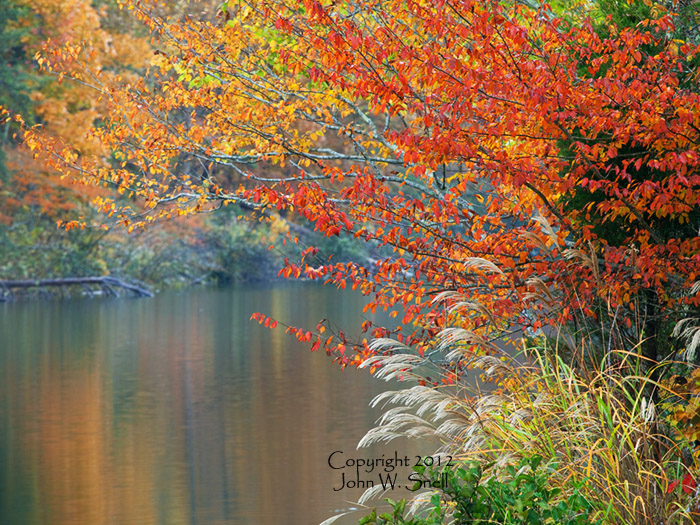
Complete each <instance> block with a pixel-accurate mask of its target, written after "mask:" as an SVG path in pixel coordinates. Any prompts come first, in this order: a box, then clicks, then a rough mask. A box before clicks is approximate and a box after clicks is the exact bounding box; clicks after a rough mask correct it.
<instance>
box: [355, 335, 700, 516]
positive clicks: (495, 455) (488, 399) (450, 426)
mask: <svg viewBox="0 0 700 525" xmlns="http://www.w3.org/2000/svg"><path fill="white" fill-rule="evenodd" d="M563 333H564V332H563V331H562V332H561V333H560V334H559V336H558V337H556V338H555V339H554V340H553V341H552V342H549V341H548V340H547V339H546V338H544V337H542V338H539V339H538V340H536V341H530V344H527V343H523V347H522V351H521V353H520V354H519V355H518V356H517V359H516V358H514V357H510V356H507V355H505V354H496V355H480V354H479V352H476V353H473V352H472V351H471V350H470V348H473V345H474V344H475V343H476V344H486V343H485V342H484V341H483V340H479V338H478V336H475V335H474V334H472V333H470V332H469V331H467V330H461V329H454V328H452V329H446V330H444V331H443V332H442V333H441V334H440V336H439V337H438V341H437V344H436V349H437V350H440V351H442V352H443V354H442V355H444V356H445V361H446V362H451V363H454V362H456V361H460V362H462V363H464V364H466V365H468V366H469V367H470V368H471V369H472V370H471V373H472V374H475V373H477V374H479V375H481V377H482V380H485V381H482V382H481V383H478V384H477V385H476V386H474V385H473V384H472V385H471V386H469V385H467V384H466V382H464V381H461V382H458V383H457V384H452V385H443V386H430V385H429V384H423V383H425V382H424V381H423V379H424V372H423V367H424V366H425V364H426V361H425V359H423V358H421V357H419V356H417V355H415V354H414V353H412V352H411V350H410V349H409V348H407V347H406V346H404V345H402V344H400V343H398V342H396V341H391V340H388V339H381V340H377V341H375V342H374V343H373V345H374V348H375V349H383V350H387V349H390V350H391V351H392V353H391V355H389V356H382V357H374V358H372V359H370V360H368V361H367V362H366V363H364V366H378V367H379V368H378V371H377V373H376V374H377V375H378V376H379V377H381V378H384V379H387V380H390V379H396V378H400V379H402V380H403V381H408V382H409V384H411V385H412V386H409V387H407V388H403V389H401V390H397V391H393V392H387V393H384V394H381V395H379V396H377V398H375V400H374V401H373V404H374V405H383V406H385V407H388V408H386V410H385V412H384V415H383V416H382V418H381V419H380V420H379V421H378V426H377V427H376V428H374V429H372V430H370V431H369V432H368V433H367V435H366V436H365V437H364V438H363V440H362V442H361V443H360V445H369V444H372V443H374V442H377V441H388V440H391V439H393V438H395V437H399V436H409V437H414V438H415V437H418V438H425V437H433V438H437V439H439V440H440V442H441V443H442V448H441V452H444V453H449V454H450V455H453V456H455V457H457V458H459V459H461V460H464V461H474V460H476V461H478V462H479V463H480V464H481V465H482V467H483V469H484V472H485V473H486V475H487V476H495V477H499V476H501V475H502V473H503V472H504V467H505V466H507V465H512V464H515V463H516V462H517V461H518V460H519V459H520V458H527V457H532V456H534V455H538V456H541V457H542V458H543V461H544V463H547V464H549V465H551V466H552V468H553V469H554V474H553V476H552V477H551V478H550V483H551V484H552V485H553V487H554V488H558V489H560V490H561V493H560V497H561V499H562V501H565V500H566V498H567V497H568V496H569V495H570V494H571V491H572V490H573V488H574V487H579V488H578V490H579V492H580V493H582V494H583V496H584V497H585V498H586V499H587V500H588V501H590V502H592V503H593V506H594V508H595V509H596V512H595V513H594V515H593V516H591V519H601V520H603V522H604V523H620V524H680V523H699V522H700V513H699V512H698V504H699V503H700V495H699V494H698V491H697V490H690V489H689V487H687V486H686V487H685V489H686V490H681V487H680V486H679V487H677V488H673V485H672V482H673V481H675V480H678V479H681V478H683V477H684V476H686V475H687V474H688V473H690V474H691V475H692V476H693V477H695V478H697V471H698V469H697V463H696V461H695V460H694V459H693V458H692V455H690V454H688V450H689V449H688V447H687V444H684V443H683V442H682V441H680V440H679V438H678V437H677V436H674V435H673V434H672V432H671V429H670V428H669V427H668V425H667V424H666V422H665V419H664V418H663V417H662V416H661V415H660V413H659V411H658V409H657V407H656V405H655V403H654V401H652V400H653V399H654V398H655V397H658V393H659V392H665V393H667V394H673V392H671V391H670V387H668V386H666V385H665V384H664V383H662V382H660V381H656V380H653V379H651V378H652V377H661V375H662V374H659V368H658V367H660V366H662V365H658V364H655V363H644V362H641V360H640V357H639V355H640V352H638V348H635V347H634V346H633V347H631V348H628V349H619V348H616V347H614V346H612V345H610V344H608V343H606V346H605V348H602V349H601V351H600V352H598V353H597V355H598V356H600V360H599V361H597V362H596V361H592V360H591V359H590V356H591V355H594V354H593V353H591V351H590V350H591V349H590V348H589V346H590V344H591V339H590V338H588V339H586V338H580V337H579V338H578V339H576V338H571V337H565V336H563V335H562V334H563ZM575 340H577V341H578V342H577V343H572V341H575ZM609 341H613V339H612V338H611V339H609ZM489 353H490V354H493V353H494V349H493V348H490V349H489ZM663 366H664V367H669V366H671V365H670V364H668V363H666V364H664V365H663ZM671 489H672V490H671ZM686 491H688V492H690V494H688V493H686ZM373 496H376V492H372V491H370V492H368V493H367V494H366V495H365V498H364V500H363V501H365V502H366V501H367V500H368V499H369V498H370V497H373ZM428 500H429V495H426V494H421V495H417V496H416V497H415V498H414V501H413V502H412V503H413V510H414V511H416V512H417V511H418V510H419V509H420V508H421V504H422V503H424V502H427V501H428Z"/></svg>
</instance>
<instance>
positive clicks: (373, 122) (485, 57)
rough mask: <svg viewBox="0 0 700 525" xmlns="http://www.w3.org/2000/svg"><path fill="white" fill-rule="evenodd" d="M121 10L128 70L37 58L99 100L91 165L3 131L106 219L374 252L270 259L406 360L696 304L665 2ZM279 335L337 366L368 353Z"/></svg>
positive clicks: (691, 141)
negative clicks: (446, 345) (125, 75)
mask: <svg viewBox="0 0 700 525" xmlns="http://www.w3.org/2000/svg"><path fill="white" fill-rule="evenodd" d="M126 7H127V8H128V9H131V10H132V11H133V12H134V13H135V14H136V16H137V17H139V18H140V19H141V20H142V21H143V22H144V23H145V24H147V26H148V28H149V29H150V31H152V32H153V34H154V36H155V38H156V42H157V44H156V48H157V49H156V51H155V52H154V54H153V57H152V60H151V69H150V72H149V75H147V76H146V77H144V78H140V79H134V80H133V81H130V82H127V83H119V82H116V83H113V82H106V81H104V80H103V77H104V74H103V73H101V72H100V71H96V70H89V71H90V72H89V73H87V72H85V71H80V72H78V71H76V70H75V69H73V68H72V66H70V67H68V68H67V66H66V65H65V60H66V59H68V60H69V62H70V61H71V60H73V61H75V60H78V58H79V56H80V54H79V53H78V51H79V50H76V49H72V48H66V49H64V51H63V54H62V55H61V56H60V60H58V61H57V56H53V57H46V58H44V59H42V63H43V65H44V66H45V67H47V68H49V69H55V70H56V71H61V72H63V73H64V74H65V75H68V76H74V77H75V78H77V80H78V81H79V82H81V83H84V84H90V85H91V86H92V88H93V89H96V90H97V91H98V92H99V93H100V94H101V96H102V99H101V100H103V101H104V102H105V103H106V104H107V105H108V108H109V110H108V112H107V113H106V115H105V117H104V118H103V119H102V121H101V122H100V126H97V127H93V128H92V130H91V140H94V141H95V143H99V144H101V145H102V147H104V148H106V149H107V150H110V151H112V154H111V157H106V156H104V155H96V154H87V153H81V152H79V151H76V150H75V149H74V148H71V147H70V146H66V147H63V146H61V145H58V144H55V143H52V142H51V141H50V140H47V139H46V137H45V136H44V134H43V132H42V131H41V130H37V129H33V128H30V129H27V131H26V141H27V144H28V145H29V146H30V147H31V148H32V149H34V150H35V151H39V152H48V153H50V162H52V166H53V167H54V168H55V169H58V170H60V171H61V172H62V173H64V174H66V175H67V176H69V177H72V178H74V179H75V180H78V181H80V182H82V183H86V184H94V185H108V186H113V187H116V188H118V190H119V191H120V192H121V193H123V194H124V195H128V196H130V197H131V198H132V200H130V201H128V202H127V203H126V204H125V203H124V202H123V201H122V202H119V201H116V200H114V199H107V198H104V197H103V196H98V197H97V198H96V200H95V204H96V205H98V206H99V207H100V208H101V209H102V210H103V211H104V212H106V213H107V214H108V215H111V216H116V217H119V219H120V220H121V222H122V223H123V224H125V225H126V226H128V227H129V228H136V227H142V226H145V225H147V224H148V223H150V222H153V221H155V220H158V219H162V218H170V217H175V216H180V215H188V214H192V213H198V212H202V211H211V210H213V209H215V208H218V207H221V206H226V205H229V204H241V205H244V206H246V207H253V208H257V209H260V210H273V209H276V210H279V211H280V212H284V213H290V212H292V211H293V212H296V213H298V214H299V215H300V216H302V217H304V218H305V219H307V220H309V221H311V223H312V224H313V225H314V227H315V228H316V229H317V230H318V231H320V232H323V233H324V234H325V235H326V236H337V235H341V236H351V237H353V238H355V239H358V240H361V241H364V242H367V243H371V244H373V245H378V246H383V247H388V248H390V249H391V250H393V253H392V255H391V256H388V257H383V258H381V259H380V260H379V261H376V263H375V262H373V263H372V264H368V263H363V262H361V261H358V262H357V263H350V264H346V263H342V264H336V263H334V262H333V261H332V260H331V261H318V260H316V259H315V258H314V252H315V251H314V249H313V248H309V249H307V250H305V251H304V252H303V257H302V259H301V260H300V261H288V263H287V265H286V266H285V268H284V269H283V270H282V272H281V273H282V275H284V276H292V277H299V276H307V277H310V278H313V279H321V280H324V281H325V282H332V283H335V284H336V285H337V286H339V287H341V288H345V287H346V286H352V287H353V288H359V289H360V290H362V292H363V293H365V294H367V295H368V296H370V297H371V302H370V304H369V305H368V309H369V310H372V311H374V309H376V308H388V309H394V312H395V314H394V315H398V316H399V321H400V322H399V324H398V326H397V327H396V329H395V330H393V335H394V336H395V337H396V338H398V339H399V341H401V342H403V343H405V344H407V345H411V346H413V347H415V348H416V350H417V352H418V353H419V354H420V355H425V353H426V352H429V351H430V348H431V347H432V345H433V344H434V341H433V336H434V335H435V333H436V332H437V331H438V330H440V329H444V328H446V327H448V326H449V327H455V328H459V329H466V330H468V332H469V333H470V334H472V335H471V341H472V343H473V345H472V350H475V349H476V348H477V347H481V348H482V350H484V349H485V350H486V351H489V348H490V347H491V341H493V340H494V339H497V338H503V337H508V336H509V335H510V334H514V333H519V330H520V329H522V328H525V329H529V330H533V331H535V332H536V331H537V330H539V329H541V328H542V327H543V326H546V325H557V324H559V323H571V322H579V326H580V327H583V326H585V325H586V324H587V323H590V321H591V320H594V321H595V322H597V323H599V325H600V324H601V323H602V325H603V326H606V323H607V326H610V324H611V323H615V324H617V325H619V326H623V327H627V328H628V329H629V330H630V332H629V335H630V336H632V335H634V334H632V327H633V325H634V323H633V322H632V321H633V319H635V318H638V319H640V320H642V321H643V320H644V319H647V318H648V319H653V320H654V322H656V323H660V322H665V321H668V320H673V319H674V318H675V317H677V316H687V315H688V314H689V309H694V308H697V298H696V297H694V296H691V295H690V294H689V290H690V288H691V286H692V284H693V283H694V282H695V281H696V280H697V279H698V275H700V273H699V270H700V268H699V263H700V241H699V237H698V233H697V232H698V228H699V227H700V224H699V223H698V221H699V220H700V217H699V215H698V211H697V210H698V198H699V196H700V192H699V191H698V186H699V185H700V175H699V174H698V164H699V163H700V157H699V155H698V153H697V145H698V140H699V139H700V135H699V133H700V112H699V111H698V103H699V102H700V99H699V96H700V95H699V94H698V92H697V90H696V89H694V86H695V85H696V82H695V81H696V64H697V43H696V42H695V41H694V39H693V38H690V37H687V38H685V40H684V39H683V38H682V37H679V35H678V34H677V33H674V31H675V28H676V26H675V25H674V24H675V22H676V21H677V20H680V19H679V18H678V17H677V15H676V14H675V13H674V12H672V11H671V10H669V9H667V8H664V9H657V10H655V11H653V12H652V11H651V10H650V11H649V16H648V17H646V18H644V19H640V20H639V21H638V22H636V23H634V24H630V25H629V26H627V27H624V26H621V25H619V24H617V23H616V22H615V20H611V19H609V18H605V17H602V18H601V17H599V18H598V19H596V20H594V19H591V18H585V17H584V16H579V17H577V18H576V21H577V23H571V22H569V21H567V20H566V19H565V18H562V17H560V16H558V15H557V14H556V13H555V12H553V11H552V10H551V8H549V7H548V6H546V5H543V6H533V5H530V4H529V3H526V2H491V1H488V2H476V1H472V0H439V1H436V0H430V1H421V0H391V1H381V2H379V1H373V0H364V1H361V2H358V1H332V2H331V1H325V0H323V1H318V0H303V1H301V0H300V1H298V2H284V1H277V0H266V1H260V2H246V1H243V0H241V1H230V2H227V3H225V4H224V5H223V6H222V8H221V12H220V14H219V16H218V19H217V20H216V21H209V20H206V19H196V18H185V19H181V20H176V21H168V20H167V19H164V18H163V17H161V16H158V15H157V13H156V11H154V10H153V9H152V8H151V7H149V6H148V4H147V3H138V4H126ZM601 20H602V22H601ZM601 28H603V30H601ZM290 240H294V239H293V235H291V237H290ZM436 297H438V298H440V299H441V301H436V300H435V299H436ZM450 297H460V298H461V299H460V301H459V304H456V305H453V308H448V307H447V305H449V304H450V300H451V299H450ZM399 311H400V313H398V312H399ZM674 316H675V317H674ZM261 319H262V318H261ZM643 324H644V323H643V322H642V323H641V325H643ZM639 325H640V324H639V323H638V324H637V326H639ZM294 330H295V333H296V334H297V335H298V337H300V338H302V339H305V340H308V341H313V342H314V346H315V347H318V346H320V345H324V344H325V347H326V349H327V351H328V352H329V353H333V354H334V355H335V357H336V358H337V359H338V360H339V361H340V362H341V363H342V364H343V365H345V364H350V363H352V364H357V363H360V362H362V361H363V360H364V359H366V358H367V357H368V356H369V355H370V354H371V353H372V351H371V350H370V349H369V348H368V346H367V345H366V343H365V344H359V345H356V346H354V347H353V348H352V351H351V348H350V343H349V342H348V341H347V340H345V338H344V336H343V337H338V336H337V334H336V335H335V336H334V337H332V338H330V340H329V339H328V338H327V337H325V336H322V335H321V334H320V333H316V332H313V333H312V332H310V331H303V330H296V329H294ZM322 330H323V328H322V327H319V332H320V331H322ZM389 333H390V332H389V331H387V330H385V329H381V328H376V329H375V331H374V332H373V335H374V336H375V337H378V336H383V335H387V334H389ZM658 333H659V329H656V328H655V329H654V330H653V333H652V334H651V337H652V339H654V340H655V341H656V339H657V334H658ZM326 335H327V334H326ZM647 335H649V334H647ZM644 351H645V352H646V353H647V356H648V357H651V358H654V359H655V360H656V359H659V358H663V357H666V355H667V354H668V351H667V349H665V348H661V347H659V345H658V344H656V342H655V343H654V344H653V346H649V345H647V346H646V347H645V350H644ZM688 357H692V356H688ZM447 366H448V367H449V366H451V367H452V369H453V372H455V373H457V372H458V371H459V368H460V367H461V366H462V365H461V364H460V363H453V364H452V365H449V364H447Z"/></svg>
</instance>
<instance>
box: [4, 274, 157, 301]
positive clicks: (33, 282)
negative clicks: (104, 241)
mask: <svg viewBox="0 0 700 525" xmlns="http://www.w3.org/2000/svg"><path fill="white" fill-rule="evenodd" d="M70 286H82V287H83V289H84V290H85V294H86V295H90V296H92V295H94V294H95V291H93V290H92V288H91V286H97V287H98V288H99V290H101V291H102V292H103V293H105V294H107V295H112V296H114V297H118V296H119V294H118V293H117V290H116V289H118V288H121V289H123V290H127V291H129V292H131V293H133V294H134V295H136V296H137V297H153V293H152V292H151V291H150V290H148V289H147V288H144V287H143V286H140V285H137V284H133V283H129V282H126V281H123V280H122V279H117V278H116V277H64V278H59V279H19V280H7V281H5V280H0V301H7V300H12V299H13V298H14V293H13V291H14V290H21V289H28V288H51V287H54V288H55V287H59V288H66V289H67V288H68V287H70ZM69 295H70V294H69Z"/></svg>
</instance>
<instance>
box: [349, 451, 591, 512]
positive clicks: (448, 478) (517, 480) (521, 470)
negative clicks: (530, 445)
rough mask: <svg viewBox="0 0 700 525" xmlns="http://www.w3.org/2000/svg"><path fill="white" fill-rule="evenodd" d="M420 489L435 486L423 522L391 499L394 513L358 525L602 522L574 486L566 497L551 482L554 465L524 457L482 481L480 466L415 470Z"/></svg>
mask: <svg viewBox="0 0 700 525" xmlns="http://www.w3.org/2000/svg"><path fill="white" fill-rule="evenodd" d="M414 470H415V471H416V472H417V473H418V474H419V475H420V477H421V480H422V481H417V482H416V484H415V486H414V487H413V488H414V490H417V489H419V488H421V486H426V485H429V486H431V487H435V488H436V490H437V492H436V493H435V494H433V495H432V497H431V499H430V510H429V513H428V515H427V516H425V517H415V518H407V517H404V514H405V510H406V500H401V501H398V502H396V501H392V500H388V501H389V504H390V505H391V506H392V509H393V510H392V512H387V513H383V514H380V515H377V511H376V509H375V510H373V511H372V513H370V514H369V515H368V516H365V517H364V518H363V519H361V520H360V522H359V523H360V525H374V524H377V525H380V524H389V523H393V524H405V525H428V524H438V523H440V524H441V523H445V522H446V521H448V517H449V519H450V520H451V521H453V522H454V523H469V524H476V525H485V524H487V523H489V524H494V523H500V524H504V525H516V524H528V525H537V524H546V523H552V524H554V523H556V524H568V525H577V524H584V523H602V520H600V519H597V520H594V519H592V514H593V511H594V507H593V505H592V504H591V503H590V502H589V501H588V500H587V499H586V498H585V497H584V496H583V495H582V494H581V492H580V490H579V489H580V487H579V486H575V484H574V485H572V486H571V487H570V490H569V491H568V494H567V496H566V497H562V494H561V490H560V489H558V488H554V487H552V486H551V485H550V483H549V480H550V477H551V476H552V475H553V473H554V472H555V471H556V465H547V466H543V465H542V457H540V456H537V455H534V456H532V457H530V458H522V459H521V460H520V461H519V462H518V463H517V464H516V465H510V466H508V467H506V468H505V472H504V473H503V476H501V477H499V478H496V477H494V476H492V477H489V478H488V479H484V477H483V470H482V467H481V466H480V465H479V464H478V463H476V462H473V463H468V464H464V465H463V466H460V467H459V468H456V469H449V468H445V469H443V470H437V469H434V468H431V469H426V467H425V466H422V465H421V466H417V467H414Z"/></svg>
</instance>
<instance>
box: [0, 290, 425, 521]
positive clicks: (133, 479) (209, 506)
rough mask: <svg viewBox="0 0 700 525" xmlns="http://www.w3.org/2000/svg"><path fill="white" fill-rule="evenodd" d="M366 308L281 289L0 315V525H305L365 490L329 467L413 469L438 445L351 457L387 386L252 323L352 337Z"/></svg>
mask: <svg viewBox="0 0 700 525" xmlns="http://www.w3.org/2000/svg"><path fill="white" fill-rule="evenodd" d="M364 301H365V299H364V298H363V297H361V296H360V295H358V294H355V295H353V294H348V293H342V294H341V293H339V292H338V291H336V290H335V289H332V288H329V287H325V288H324V287H321V286H318V285H315V284H310V283H284V284H274V285H269V286H265V285H246V286H237V287H232V288H224V289H213V288H203V289H195V290H188V291H186V292H182V293H174V292H167V293H163V294H160V295H158V296H157V297H155V298H153V299H127V298H122V299H108V298H104V299H102V298H100V299H74V300H65V301H48V302H43V301H31V302H18V303H14V304H0V523H2V524H3V525H4V524H8V525H9V524H18V525H25V524H26V525H31V524H51V525H63V524H86V525H94V524H151V523H153V524H164V525H170V524H181V523H182V524H205V525H208V524H260V525H266V524H275V525H277V524H291V525H295V524H300V525H301V524H313V523H318V522H320V521H322V520H324V519H326V518H328V517H330V516H332V515H333V514H334V513H336V512H337V511H339V510H342V509H348V508H351V507H353V504H352V502H354V501H356V500H357V498H358V497H359V496H360V495H361V493H362V492H363V489H361V488H355V489H351V488H348V487H347V485H346V486H345V487H344V488H342V490H334V489H338V488H341V487H342V479H343V478H342V475H343V474H345V480H346V482H348V481H351V480H353V481H354V480H356V479H357V476H356V474H355V471H354V470H353V469H352V468H344V469H339V468H336V469H333V468H331V467H330V466H329V456H330V455H331V454H333V453H334V452H336V451H340V453H336V454H335V456H334V457H333V460H332V461H331V463H332V464H333V466H335V467H342V466H343V465H344V464H345V463H346V462H348V461H350V462H352V461H353V460H357V459H367V458H374V457H378V458H381V457H382V456H383V457H384V458H389V457H394V455H395V453H396V454H398V456H399V457H402V458H405V457H406V456H408V457H409V458H410V462H411V464H413V463H415V456H416V454H420V453H421V452H423V453H427V452H430V451H431V450H433V449H435V448H436V444H431V443H411V442H405V441H396V442H392V443H390V444H388V445H382V446H375V447H372V448H370V449H362V450H359V451H358V450H356V444H357V442H358V441H359V440H360V438H361V437H362V436H363V435H364V433H365V432H366V431H367V430H368V429H370V428H371V427H372V426H373V424H374V421H375V420H376V419H377V417H378V416H379V415H380V413H381V412H380V410H379V409H372V408H370V407H368V403H369V401H370V400H371V399H372V398H373V397H374V396H375V395H376V394H378V393H380V392H382V391H384V390H387V389H392V388H394V387H395V386H396V385H390V384H387V383H384V382H380V381H378V380H376V379H374V378H372V377H370V376H368V375H367V373H366V372H364V371H358V370H354V369H352V370H345V371H341V370H340V369H339V368H338V367H337V366H336V365H333V364H332V363H331V360H330V359H329V358H328V357H327V356H326V355H325V353H323V352H316V353H311V352H310V351H309V349H308V345H302V344H300V343H298V342H296V340H295V339H294V338H293V337H292V336H289V335H286V334H285V333H284V329H283V328H282V327H281V326H280V327H278V328H277V329H275V330H269V329H267V328H264V327H262V326H260V325H258V324H257V323H256V322H252V321H249V318H250V316H251V314H252V313H253V312H258V311H259V312H263V313H266V314H267V315H270V316H271V317H274V318H276V319H278V320H280V321H283V322H287V323H289V324H294V325H296V326H303V327H308V328H313V327H315V326H316V324H317V323H318V322H319V321H320V320H321V319H324V318H325V319H329V320H331V321H332V322H334V323H335V324H337V325H339V326H342V327H343V328H344V329H345V328H347V327H359V325H360V323H361V321H362V320H363V317H362V306H363V304H364ZM378 472H381V473H382V474H386V473H385V472H384V470H380V469H375V470H374V471H373V472H371V473H366V474H365V473H363V474H362V476H361V478H360V479H362V480H363V481H372V482H374V483H375V484H377V483H379V482H380V480H379V478H378ZM393 473H394V474H397V479H396V484H397V485H410V483H409V482H408V476H409V475H410V474H411V469H410V467H398V468H396V469H395V470H394V472H393ZM409 494H410V493H409V492H408V491H407V490H406V489H405V488H403V489H401V490H399V489H397V490H394V491H390V492H389V493H388V494H387V496H388V497H392V498H393V499H400V498H401V497H406V496H407V495H409ZM364 514H365V513H356V514H354V515H353V517H352V518H346V519H342V520H339V521H338V522H336V523H342V524H346V523H357V520H358V519H359V517H361V516H363V515H364Z"/></svg>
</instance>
